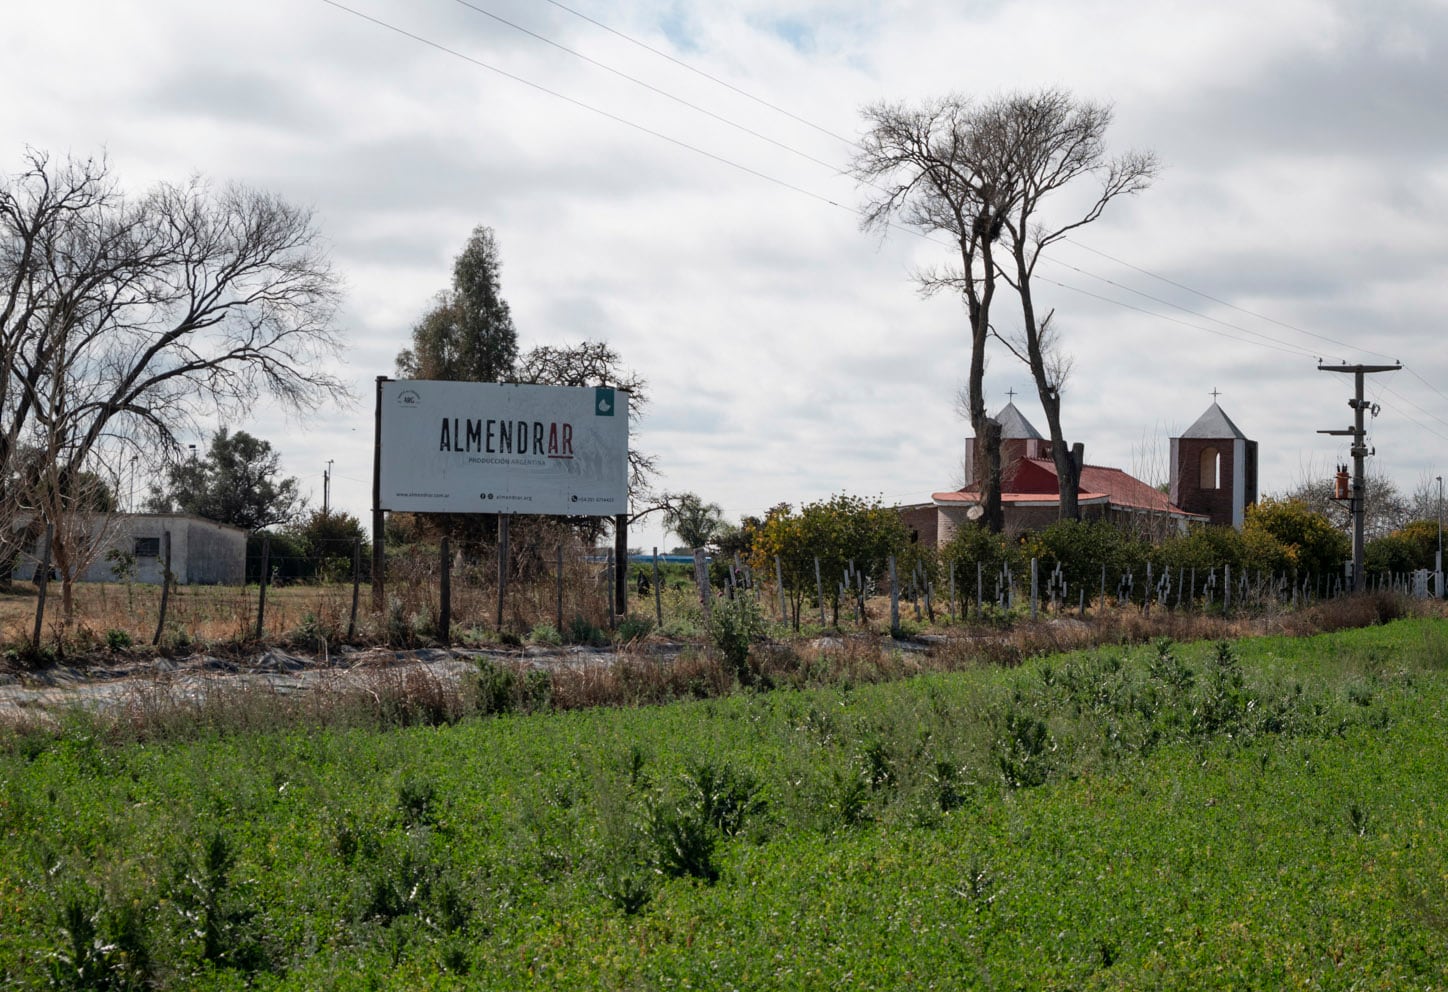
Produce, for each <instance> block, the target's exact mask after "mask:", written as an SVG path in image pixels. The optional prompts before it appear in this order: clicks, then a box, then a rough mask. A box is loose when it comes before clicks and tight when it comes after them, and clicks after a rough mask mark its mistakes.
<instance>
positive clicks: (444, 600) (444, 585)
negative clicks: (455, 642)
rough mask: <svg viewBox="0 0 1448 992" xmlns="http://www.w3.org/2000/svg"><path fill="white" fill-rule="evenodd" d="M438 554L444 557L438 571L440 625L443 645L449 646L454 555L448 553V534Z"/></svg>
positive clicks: (450, 639)
mask: <svg viewBox="0 0 1448 992" xmlns="http://www.w3.org/2000/svg"><path fill="white" fill-rule="evenodd" d="M438 556H439V557H440V558H441V559H442V561H441V562H440V563H439V564H440V565H441V566H442V567H441V569H440V570H439V571H438V579H439V581H438V598H439V599H440V600H441V603H440V613H441V616H439V617H438V626H439V627H440V628H442V629H441V630H440V631H439V633H440V634H442V646H443V647H447V646H448V645H450V644H451V643H452V556H451V555H450V554H449V553H448V544H447V535H446V534H444V535H443V538H442V542H441V544H440V546H439V548H438Z"/></svg>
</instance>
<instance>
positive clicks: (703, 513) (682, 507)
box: [664, 493, 724, 549]
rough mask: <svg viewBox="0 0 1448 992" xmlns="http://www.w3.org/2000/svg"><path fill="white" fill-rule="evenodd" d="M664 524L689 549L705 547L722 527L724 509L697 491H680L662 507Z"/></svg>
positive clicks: (717, 534)
mask: <svg viewBox="0 0 1448 992" xmlns="http://www.w3.org/2000/svg"><path fill="white" fill-rule="evenodd" d="M664 526H665V527H667V528H668V529H669V530H670V531H672V532H673V533H674V534H676V535H678V538H679V540H681V541H683V542H684V545H685V546H686V547H688V548H690V549H695V548H703V547H707V546H708V545H709V544H710V543H711V542H712V541H713V540H714V539H715V538H716V537H718V536H719V534H720V533H721V532H722V531H723V529H724V510H723V508H722V507H720V506H719V504H718V503H706V502H704V499H703V497H701V496H699V495H698V494H697V493H680V494H679V495H678V496H675V497H673V498H672V499H670V500H669V501H668V505H667V506H666V507H665V509H664Z"/></svg>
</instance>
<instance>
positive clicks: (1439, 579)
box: [1433, 475, 1443, 599]
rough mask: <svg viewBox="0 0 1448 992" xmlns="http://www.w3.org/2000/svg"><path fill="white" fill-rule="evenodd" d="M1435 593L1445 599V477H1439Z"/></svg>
mask: <svg viewBox="0 0 1448 992" xmlns="http://www.w3.org/2000/svg"><path fill="white" fill-rule="evenodd" d="M1433 591H1434V592H1435V593H1437V594H1438V598H1439V599H1442V598H1443V477H1442V476H1441V475H1440V476H1438V557H1437V558H1435V559H1433Z"/></svg>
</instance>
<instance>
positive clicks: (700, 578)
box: [694, 548, 714, 620]
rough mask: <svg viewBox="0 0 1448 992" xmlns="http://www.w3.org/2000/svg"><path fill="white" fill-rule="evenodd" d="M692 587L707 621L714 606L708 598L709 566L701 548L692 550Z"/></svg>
mask: <svg viewBox="0 0 1448 992" xmlns="http://www.w3.org/2000/svg"><path fill="white" fill-rule="evenodd" d="M694 587H695V588H696V589H697V590H698V592H699V605H700V606H702V607H704V618H705V619H706V620H707V619H708V618H709V615H710V612H711V611H712V610H713V609H714V604H713V601H712V600H711V599H710V596H709V591H710V590H709V566H708V564H707V563H706V562H705V561H704V549H703V548H695V549H694Z"/></svg>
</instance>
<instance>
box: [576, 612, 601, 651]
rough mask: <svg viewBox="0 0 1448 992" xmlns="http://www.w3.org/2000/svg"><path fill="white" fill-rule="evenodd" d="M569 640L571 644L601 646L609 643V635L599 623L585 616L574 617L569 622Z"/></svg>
mask: <svg viewBox="0 0 1448 992" xmlns="http://www.w3.org/2000/svg"><path fill="white" fill-rule="evenodd" d="M568 641H569V643H570V644H586V645H588V646H589V647H595V648H601V647H605V646H606V645H607V644H608V635H607V634H605V633H604V632H603V630H602V629H600V628H599V627H598V625H597V624H594V623H592V622H591V621H589V620H587V619H585V618H584V617H574V618H573V620H572V621H571V622H570V623H569V624H568Z"/></svg>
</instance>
